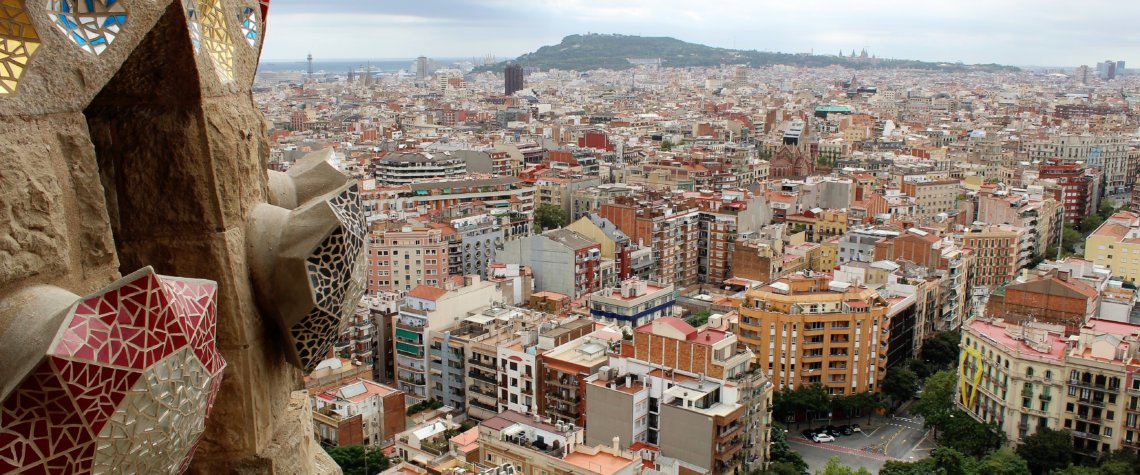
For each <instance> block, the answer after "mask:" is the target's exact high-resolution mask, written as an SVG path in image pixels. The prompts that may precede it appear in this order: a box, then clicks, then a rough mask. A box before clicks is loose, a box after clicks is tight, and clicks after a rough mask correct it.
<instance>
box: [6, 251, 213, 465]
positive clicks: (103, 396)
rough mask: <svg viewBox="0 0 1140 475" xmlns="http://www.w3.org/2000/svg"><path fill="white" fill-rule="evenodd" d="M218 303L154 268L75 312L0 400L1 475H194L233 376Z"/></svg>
mask: <svg viewBox="0 0 1140 475" xmlns="http://www.w3.org/2000/svg"><path fill="white" fill-rule="evenodd" d="M216 296H217V287H216V284H214V283H213V282H209V281H199V280H189V279H179V278H173V277H165V276H159V275H157V274H155V273H154V271H153V270H152V269H150V268H146V269H143V270H140V271H138V272H135V273H134V274H131V275H129V276H127V277H125V278H123V279H121V280H120V281H118V282H116V283H115V284H113V285H111V286H110V287H108V288H107V289H104V290H103V291H101V293H98V294H96V295H93V296H90V297H87V298H84V299H82V300H80V301H79V302H78V303H76V304H74V305H72V307H71V308H70V309H68V310H67V312H68V315H66V316H65V317H64V320H63V324H62V325H61V328H60V330H59V332H58V333H57V334H56V336H55V338H54V340H53V341H52V344H51V346H50V347H49V348H48V352H47V354H46V355H45V358H44V360H43V361H42V362H41V363H40V364H39V365H38V366H37V367H36V368H35V370H33V371H32V373H31V374H30V375H29V376H27V377H26V378H24V380H23V381H21V382H20V385H19V386H17V387H16V388H15V389H14V390H13V391H12V392H11V393H10V394H9V395H8V396H7V397H6V398H5V399H4V400H3V401H0V473H12V472H14V473H21V472H22V473H110V472H115V473H180V472H181V471H184V470H185V469H186V467H188V465H189V460H190V459H191V457H192V456H193V452H194V448H195V446H196V444H197V442H198V439H199V437H200V436H201V434H202V431H203V430H204V428H205V421H206V417H207V416H208V415H209V410H210V407H211V405H212V404H213V401H214V396H215V395H216V393H217V391H218V388H219V387H220V381H221V378H222V371H223V369H224V368H225V362H224V361H223V360H222V358H221V356H220V355H219V354H218V351H217V348H216V346H215V343H214V336H215V333H214V332H215V331H216V323H217V313H216V312H217V306H216V300H215V299H216Z"/></svg>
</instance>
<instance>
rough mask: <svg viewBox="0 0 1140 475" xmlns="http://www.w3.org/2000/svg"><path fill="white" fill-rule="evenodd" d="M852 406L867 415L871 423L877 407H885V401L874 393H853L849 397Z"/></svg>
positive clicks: (868, 421)
mask: <svg viewBox="0 0 1140 475" xmlns="http://www.w3.org/2000/svg"><path fill="white" fill-rule="evenodd" d="M849 401H850V404H851V408H852V409H854V410H856V411H859V412H860V413H862V414H864V415H866V416H867V423H868V424H870V423H871V415H872V414H874V413H875V410H876V409H879V408H882V407H883V401H882V399H880V397H879V396H878V395H876V394H874V393H869V392H865V393H857V394H852V395H851V396H850V398H849Z"/></svg>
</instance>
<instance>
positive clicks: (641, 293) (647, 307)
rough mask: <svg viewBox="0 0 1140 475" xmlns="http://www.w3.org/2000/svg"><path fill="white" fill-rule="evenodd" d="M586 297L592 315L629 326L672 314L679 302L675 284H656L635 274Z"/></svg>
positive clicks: (604, 320)
mask: <svg viewBox="0 0 1140 475" xmlns="http://www.w3.org/2000/svg"><path fill="white" fill-rule="evenodd" d="M587 300H588V302H587V306H589V308H590V316H591V317H593V318H594V319H595V320H598V321H600V322H603V323H612V324H616V325H619V326H626V327H638V326H641V325H644V324H646V323H649V322H650V321H652V320H654V319H656V318H659V317H664V316H670V315H672V314H673V305H674V304H675V303H676V302H677V299H676V297H675V296H674V291H673V286H672V285H665V286H662V285H657V284H655V283H650V282H646V281H644V280H641V279H638V278H636V277H631V278H629V279H626V280H623V281H622V282H621V284H620V286H618V287H617V288H614V287H606V288H604V289H602V290H599V291H597V292H594V293H592V294H590V296H589V298H588V299H587Z"/></svg>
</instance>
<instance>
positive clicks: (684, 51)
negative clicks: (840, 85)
mask: <svg viewBox="0 0 1140 475" xmlns="http://www.w3.org/2000/svg"><path fill="white" fill-rule="evenodd" d="M627 58H661V60H662V66H665V67H682V68H685V67H708V66H718V65H721V64H749V65H751V66H752V67H760V66H765V65H772V64H783V65H791V66H808V67H824V66H831V65H840V66H846V67H851V68H859V69H866V68H892V69H893V68H913V69H933V70H947V71H956V70H1001V69H1010V70H1015V69H1016V68H1013V67H1010V66H999V65H993V64H989V65H963V64H951V63H928V62H923V61H913V60H894V59H891V60H885V59H868V60H855V59H848V58H840V57H838V56H824V55H807V54H788V53H772V52H764V51H744V50H733V49H726V48H714V47H711V46H705V45H700V44H695V43H687V42H684V41H681V40H678V39H676V38H669V37H647V36H628V35H604V34H589V35H570V36H567V37H565V38H563V39H562V42H561V43H559V44H556V45H550V46H543V47H541V48H539V49H538V50H537V51H535V52H533V53H527V54H524V55H522V56H519V57H518V58H517V59H515V60H514V61H516V62H518V63H521V64H522V65H523V66H526V67H534V68H538V69H540V70H547V69H567V70H577V71H588V70H591V69H627V68H630V67H633V65H632V64H630V62H629V61H627ZM505 64H506V62H502V63H498V64H494V65H488V66H483V67H481V68H479V69H477V70H476V72H481V71H502V68H503V66H504V65H505Z"/></svg>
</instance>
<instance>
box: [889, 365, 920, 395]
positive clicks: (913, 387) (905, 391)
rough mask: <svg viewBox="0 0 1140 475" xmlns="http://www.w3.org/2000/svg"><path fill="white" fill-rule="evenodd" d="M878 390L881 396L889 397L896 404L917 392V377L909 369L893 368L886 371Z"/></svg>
mask: <svg viewBox="0 0 1140 475" xmlns="http://www.w3.org/2000/svg"><path fill="white" fill-rule="evenodd" d="M880 388H881V389H882V391H883V394H886V395H887V396H890V397H891V399H894V400H895V401H896V402H903V401H906V400H908V399H910V398H912V397H914V392H915V391H918V375H916V374H914V371H911V370H910V369H909V368H906V367H903V366H895V367H894V368H890V369H888V370H887V375H886V376H883V383H882V385H880Z"/></svg>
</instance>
